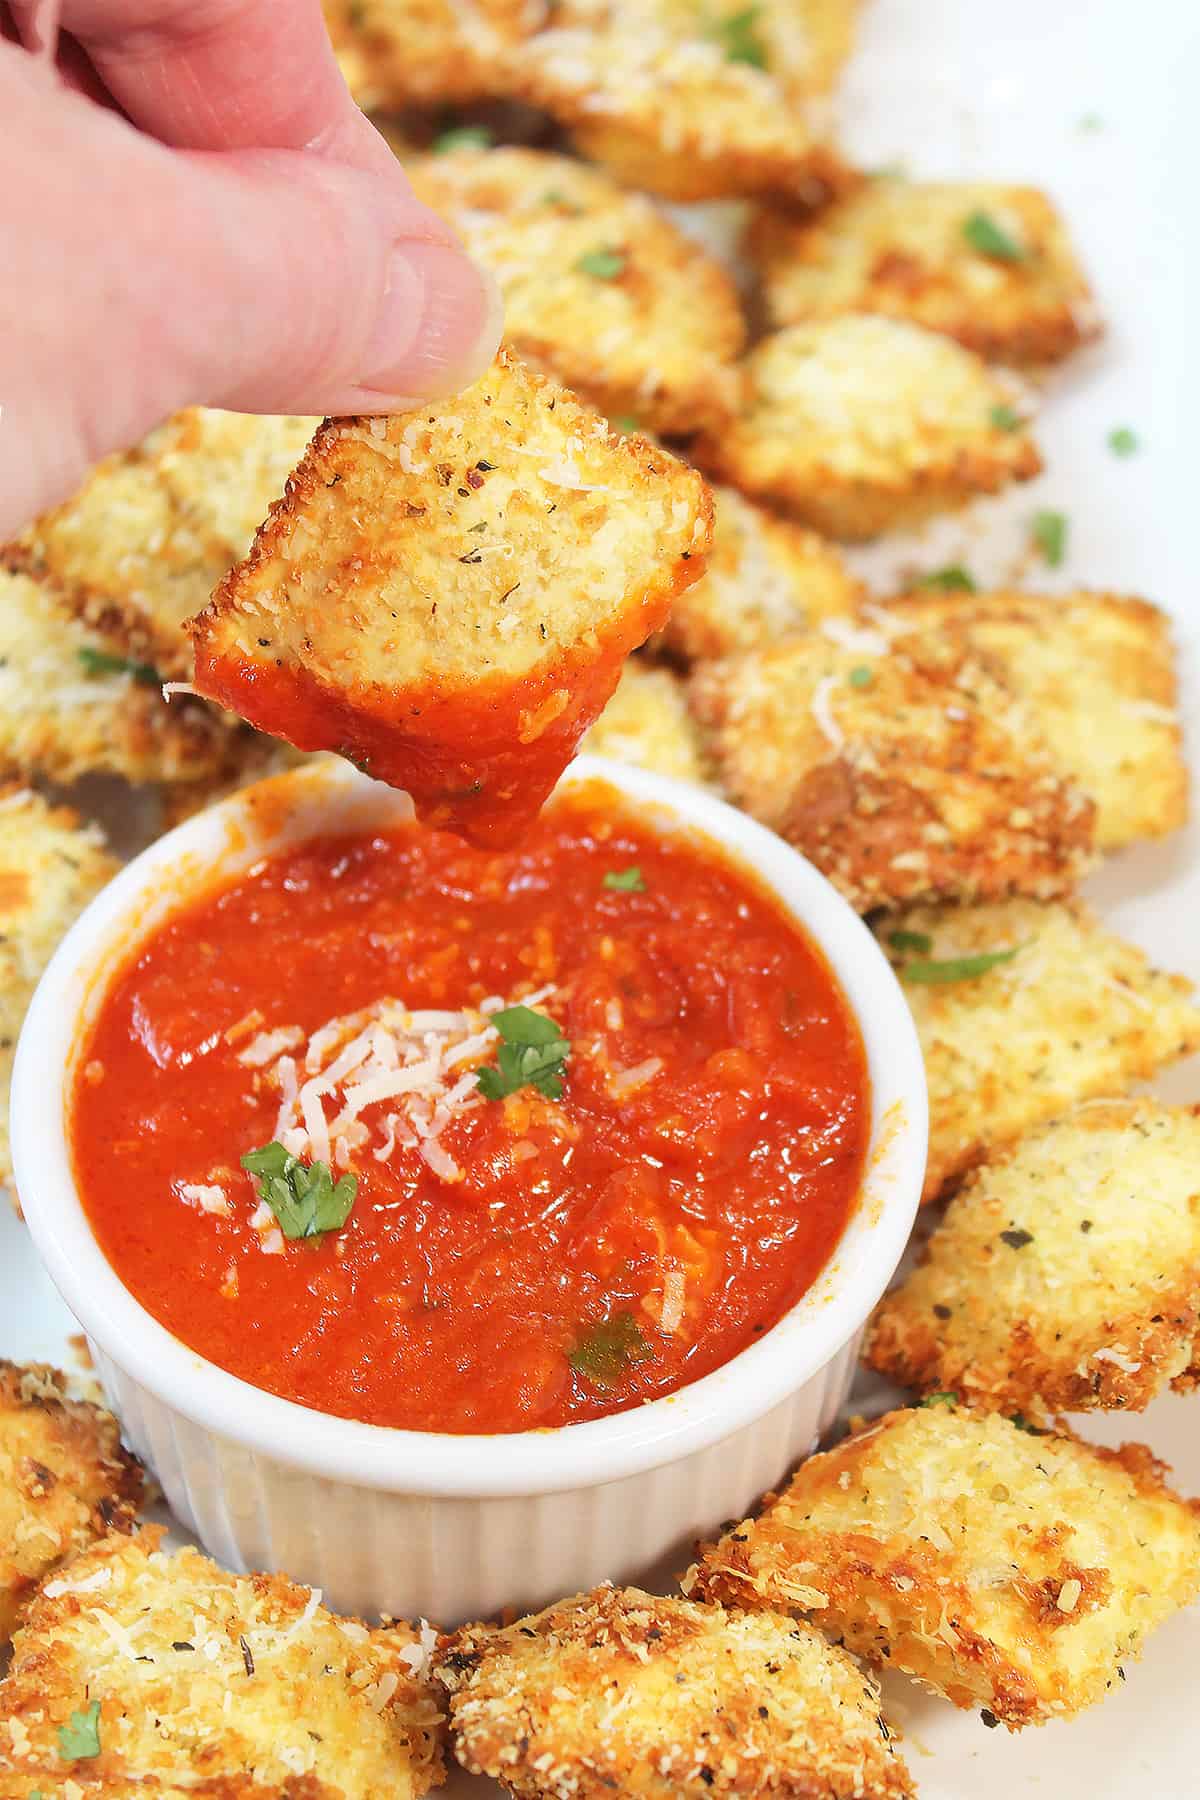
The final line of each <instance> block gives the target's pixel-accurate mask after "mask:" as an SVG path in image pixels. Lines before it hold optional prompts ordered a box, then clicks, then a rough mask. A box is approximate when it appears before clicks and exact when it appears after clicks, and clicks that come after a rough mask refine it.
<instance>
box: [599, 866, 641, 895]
mask: <svg viewBox="0 0 1200 1800" xmlns="http://www.w3.org/2000/svg"><path fill="white" fill-rule="evenodd" d="M604 886H605V887H606V888H611V889H612V890H613V892H614V893H616V894H644V893H645V891H646V883H645V881H644V880H643V879H642V871H641V870H640V869H639V868H638V866H637V864H636V863H634V865H633V867H632V868H631V869H609V871H608V872H607V874H606V875H605V877H604Z"/></svg>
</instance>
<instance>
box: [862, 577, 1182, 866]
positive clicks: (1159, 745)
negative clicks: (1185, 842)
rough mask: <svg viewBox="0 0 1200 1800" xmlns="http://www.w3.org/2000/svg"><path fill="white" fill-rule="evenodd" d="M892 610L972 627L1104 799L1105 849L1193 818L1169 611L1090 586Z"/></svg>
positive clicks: (918, 598) (1088, 788)
mask: <svg viewBox="0 0 1200 1800" xmlns="http://www.w3.org/2000/svg"><path fill="white" fill-rule="evenodd" d="M892 611H893V612H894V613H895V614H896V615H898V616H899V617H900V618H902V619H905V620H910V621H912V622H913V623H914V624H917V625H919V626H921V627H922V628H924V629H934V630H938V631H942V632H952V633H959V634H961V635H962V636H964V637H965V638H966V640H967V641H968V642H969V643H971V644H972V645H974V646H975V647H976V648H977V649H978V650H980V651H982V652H983V653H985V654H986V655H987V657H988V658H989V660H990V661H991V662H992V663H994V664H995V665H996V667H997V668H998V669H999V670H1000V672H1001V673H1002V675H1003V677H1004V680H1005V682H1006V683H1007V684H1008V686H1009V687H1011V688H1012V690H1013V692H1014V693H1016V694H1019V695H1021V696H1022V697H1023V698H1024V699H1025V700H1026V701H1027V703H1028V705H1029V708H1030V711H1031V712H1032V713H1033V715H1034V717H1035V718H1036V720H1037V723H1038V729H1039V731H1040V732H1041V734H1042V736H1043V737H1044V738H1045V740H1046V743H1047V744H1048V745H1049V747H1050V750H1051V753H1052V755H1053V756H1054V759H1055V761H1056V762H1057V763H1058V764H1059V766H1060V768H1062V769H1064V770H1065V771H1066V772H1067V773H1068V774H1069V775H1071V776H1073V777H1074V779H1075V780H1076V781H1077V782H1078V784H1079V786H1080V787H1081V788H1083V790H1084V792H1085V793H1088V794H1090V795H1091V796H1092V798H1093V799H1094V800H1095V802H1096V847H1097V849H1101V850H1116V849H1119V848H1120V847H1121V846H1122V845H1125V844H1129V843H1132V842H1134V841H1135V840H1136V839H1138V838H1145V837H1163V836H1165V835H1166V833H1168V832H1170V831H1175V830H1177V829H1178V828H1179V827H1180V826H1181V825H1183V824H1184V823H1185V822H1186V819H1187V812H1188V772H1187V764H1186V762H1185V760H1184V756H1183V734H1182V731H1181V729H1180V722H1179V713H1178V699H1179V696H1178V684H1177V681H1176V676H1175V659H1174V651H1173V647H1172V644H1171V627H1170V622H1169V620H1168V619H1167V617H1166V615H1165V614H1164V613H1161V612H1160V611H1159V610H1158V608H1157V607H1155V606H1151V605H1150V604H1149V603H1148V602H1147V601H1145V600H1135V599H1130V598H1127V597H1125V596H1122V595H1117V594H1099V593H1086V592H1073V593H1069V594H1062V595H1054V596H1048V595H1047V596H1043V595H1039V594H1024V593H1017V592H999V593H987V594H971V593H950V594H946V593H921V594H912V595H908V596H906V597H905V598H904V599H902V600H899V601H897V602H895V603H894V605H893V607H892ZM1100 721H1102V722H1103V724H1102V728H1100V729H1098V728H1097V727H1098V723H1099V722H1100Z"/></svg>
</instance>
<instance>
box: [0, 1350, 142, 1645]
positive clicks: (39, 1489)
mask: <svg viewBox="0 0 1200 1800" xmlns="http://www.w3.org/2000/svg"><path fill="white" fill-rule="evenodd" d="M141 1499H142V1471H141V1466H140V1464H139V1463H138V1462H137V1460H136V1458H134V1457H132V1456H131V1455H130V1454H129V1452H128V1451H127V1450H126V1449H124V1447H123V1446H122V1443H121V1434H120V1430H119V1428H118V1426H117V1421H116V1420H115V1419H114V1418H113V1416H112V1414H111V1413H107V1412H104V1411H103V1410H102V1409H101V1408H100V1407H98V1406H92V1405H90V1404H89V1403H88V1402H87V1401H85V1400H69V1399H68V1398H67V1382H66V1377H65V1376H64V1375H62V1374H60V1373H59V1371H58V1370H57V1369H51V1368H48V1367H46V1366H45V1365H44V1364H35V1365H31V1366H30V1367H28V1368H19V1367H18V1366H17V1364H15V1363H10V1362H0V1648H2V1647H3V1646H4V1645H5V1644H6V1643H7V1641H8V1639H9V1638H10V1637H11V1636H12V1634H13V1631H14V1629H15V1628H16V1625H17V1623H18V1621H19V1619H20V1617H21V1614H22V1612H23V1611H24V1608H25V1605H26V1603H27V1601H28V1600H29V1598H30V1596H31V1594H32V1592H33V1590H34V1589H35V1588H36V1587H37V1584H38V1582H39V1581H41V1580H42V1579H43V1577H44V1576H46V1575H49V1574H51V1573H52V1572H53V1571H54V1570H56V1569H57V1568H58V1567H59V1565H60V1564H61V1563H64V1562H66V1561H67V1560H68V1558H70V1557H71V1556H74V1555H75V1554H76V1553H77V1552H78V1551H80V1550H85V1549H86V1548H87V1547H88V1545H89V1544H92V1543H94V1542H95V1540H96V1539H97V1538H101V1537H104V1536H105V1534H106V1533H107V1532H109V1531H128V1530H130V1529H131V1528H132V1525H133V1521H134V1518H135V1516H136V1514H137V1509H138V1506H139V1504H140V1502H141Z"/></svg>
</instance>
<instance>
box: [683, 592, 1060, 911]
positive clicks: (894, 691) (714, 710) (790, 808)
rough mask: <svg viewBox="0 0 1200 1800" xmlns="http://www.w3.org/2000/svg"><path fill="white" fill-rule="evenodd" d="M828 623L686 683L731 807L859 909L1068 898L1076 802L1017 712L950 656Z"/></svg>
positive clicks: (986, 675) (957, 654)
mask: <svg viewBox="0 0 1200 1800" xmlns="http://www.w3.org/2000/svg"><path fill="white" fill-rule="evenodd" d="M843 623H844V622H843V621H840V620H836V619H830V620H827V621H826V622H825V625H824V627H823V628H822V630H820V631H815V632H811V633H808V634H805V635H803V636H800V637H793V638H789V639H787V640H786V641H784V642H782V643H779V644H777V645H775V646H773V647H772V648H771V649H768V650H762V651H751V652H748V653H746V654H745V655H743V656H737V657H729V658H727V659H726V660H725V661H724V662H716V663H707V664H702V665H701V666H700V667H698V668H697V669H696V670H695V671H694V672H693V674H692V678H691V682H690V690H689V691H690V697H691V702H692V707H693V710H694V711H695V712H696V715H697V717H698V719H699V720H700V724H701V727H702V729H703V730H704V731H705V732H706V734H707V737H708V741H709V745H710V749H711V752H712V755H713V758H714V761H715V763H716V767H717V774H718V777H719V779H720V781H721V783H722V785H723V787H724V788H725V790H726V791H727V793H728V794H729V796H730V798H731V799H732V800H733V801H734V803H735V804H736V805H738V806H741V807H743V808H744V809H745V810H746V811H747V812H748V813H750V814H752V815H753V817H754V818H756V819H758V820H760V821H761V823H762V824H764V825H769V826H770V827H771V829H772V830H773V831H777V832H778V833H779V834H780V836H781V837H785V838H786V839H787V840H788V842H789V843H791V844H794V845H795V846H796V848H797V849H798V850H801V851H803V853H804V854H805V855H806V856H807V857H809V858H810V860H811V861H813V862H814V863H816V865H817V867H818V868H819V869H820V870H821V871H822V872H823V873H824V874H825V875H827V876H828V877H829V879H830V880H831V881H832V882H833V883H834V885H835V886H836V887H837V888H839V889H840V891H841V892H842V893H843V894H845V896H846V897H847V899H849V900H850V901H851V902H852V903H853V904H854V905H855V906H857V907H858V909H859V910H860V911H861V912H867V911H870V910H871V909H872V908H873V907H877V906H883V905H888V904H898V903H900V902H902V901H904V900H906V899H916V898H917V897H918V896H933V895H940V896H942V897H944V898H956V899H968V898H976V899H980V898H994V897H996V896H999V895H1002V894H1006V893H1011V892H1018V893H1028V894H1037V895H1044V896H1047V897H1049V896H1051V895H1056V894H1060V893H1062V892H1063V891H1064V890H1065V889H1067V888H1069V887H1070V886H1071V885H1072V884H1073V882H1074V880H1075V879H1076V877H1077V876H1078V874H1079V873H1080V871H1081V870H1082V869H1083V868H1084V867H1085V866H1086V864H1087V861H1088V854H1089V850H1090V845H1091V832H1092V806H1091V802H1090V800H1088V799H1087V798H1086V797H1085V796H1084V795H1082V794H1081V793H1080V792H1079V791H1078V790H1077V789H1076V788H1075V787H1073V786H1072V784H1071V783H1070V782H1069V781H1067V780H1066V779H1065V778H1064V777H1062V776H1061V775H1060V774H1059V773H1058V771H1057V770H1056V769H1055V768H1054V767H1053V766H1052V764H1051V763H1050V761H1049V760H1048V758H1047V756H1046V755H1045V753H1044V750H1043V749H1042V748H1040V746H1039V743H1038V740H1037V737H1036V733H1035V732H1034V731H1033V729H1032V726H1031V724H1030V721H1029V719H1028V717H1027V715H1026V713H1025V711H1024V709H1023V707H1022V706H1021V705H1020V703H1019V702H1018V701H1016V700H1014V699H1013V697H1012V696H1011V694H1009V693H1008V691H1007V690H1006V689H1004V688H1002V687H1001V686H1000V684H999V683H998V682H997V681H996V680H995V678H994V677H993V676H992V674H991V672H990V671H989V670H988V669H987V667H986V666H985V665H984V664H982V663H981V662H980V661H979V660H978V659H977V658H975V657H972V656H971V655H968V654H965V653H963V652H962V651H961V649H960V648H959V647H956V646H955V645H953V644H942V643H941V642H940V641H937V642H935V641H934V640H932V639H930V638H927V637H919V636H918V635H917V634H911V635H909V636H907V637H904V638H902V639H899V640H897V641H895V642H891V641H889V640H888V639H887V638H886V637H884V636H883V635H882V634H881V633H879V632H877V631H874V630H855V629H853V628H850V629H848V630H847V629H840V628H841V627H843ZM834 634H836V636H835V635H834Z"/></svg>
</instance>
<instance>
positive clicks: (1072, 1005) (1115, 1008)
mask: <svg viewBox="0 0 1200 1800" xmlns="http://www.w3.org/2000/svg"><path fill="white" fill-rule="evenodd" d="M875 929H876V935H877V936H878V937H879V940H880V942H881V944H882V945H883V947H884V949H885V950H886V951H887V953H888V955H889V956H890V957H891V958H892V960H893V962H894V963H895V964H896V967H897V973H898V975H899V977H900V981H901V984H902V986H903V988H904V995H905V998H906V1000H907V1001H908V1004H909V1007H910V1009H911V1011H912V1015H913V1019H914V1021H915V1023H916V1027H917V1036H918V1037H919V1038H920V1041H921V1052H922V1055H923V1056H924V1059H925V1078H926V1081H927V1082H928V1084H929V1162H928V1165H927V1168H926V1173H925V1198H926V1199H927V1200H932V1199H934V1198H936V1196H937V1195H938V1194H939V1193H941V1192H942V1191H943V1190H944V1189H945V1188H946V1187H948V1186H949V1185H950V1184H952V1183H954V1182H955V1181H958V1180H960V1179H961V1177H962V1176H963V1175H964V1174H966V1172H967V1170H968V1169H971V1168H973V1167H974V1165H975V1164H976V1163H978V1162H981V1161H983V1159H984V1158H985V1157H986V1156H988V1155H989V1154H991V1153H993V1152H995V1151H996V1150H999V1149H1003V1148H1004V1147H1006V1146H1007V1145H1009V1144H1012V1143H1014V1142H1015V1141H1016V1139H1017V1138H1019V1137H1020V1136H1021V1135H1022V1134H1023V1133H1024V1132H1026V1131H1031V1130H1033V1128H1034V1127H1035V1126H1038V1125H1043V1124H1046V1123H1047V1122H1048V1121H1049V1120H1050V1119H1053V1118H1056V1117H1057V1116H1058V1115H1059V1114H1060V1113H1064V1112H1067V1111H1069V1110H1070V1109H1071V1108H1072V1107H1073V1106H1075V1105H1077V1104H1078V1102H1079V1101H1081V1100H1089V1099H1093V1098H1098V1097H1106V1096H1109V1095H1113V1094H1122V1093H1125V1092H1127V1091H1128V1090H1129V1089H1130V1088H1131V1087H1132V1086H1133V1084H1134V1083H1135V1082H1137V1081H1145V1080H1148V1079H1149V1078H1150V1076H1152V1075H1153V1074H1154V1073H1155V1071H1156V1070H1158V1069H1160V1068H1163V1067H1164V1066H1165V1065H1166V1064H1168V1063H1171V1062H1174V1061H1176V1060H1177V1059H1178V1058H1179V1057H1183V1056H1189V1055H1191V1053H1192V1052H1193V1051H1194V1050H1198V1049H1200V1010H1198V1009H1197V1007H1196V1004H1195V1000H1194V998H1193V993H1192V985H1191V983H1190V982H1189V981H1186V980H1185V979H1184V978H1183V977H1182V976H1181V975H1165V974H1162V973H1160V972H1159V970H1157V969H1153V968H1151V966H1150V963H1149V961H1148V959H1147V957H1146V956H1145V955H1144V954H1143V952H1142V951H1141V950H1139V949H1137V948H1135V946H1134V945H1133V944H1127V943H1125V942H1124V941H1123V940H1122V939H1121V938H1119V937H1116V936H1114V935H1113V933H1112V932H1110V931H1106V930H1105V928H1104V927H1103V926H1102V925H1101V924H1100V923H1099V922H1098V921H1097V920H1096V919H1095V918H1094V917H1093V915H1092V914H1091V913H1090V912H1089V911H1088V910H1087V909H1086V908H1085V907H1083V906H1080V905H1078V904H1077V903H1064V904H1058V905H1051V906H1039V905H1037V904H1036V903H1034V902H1032V901H1029V900H1008V901H1002V902H1000V903H999V904H996V905H989V906H961V907H952V906H948V907H928V906H921V907H913V908H910V909H908V910H907V911H904V912H900V913H895V914H892V915H890V916H888V917H885V918H883V919H881V920H879V921H878V922H877V924H876V928H875Z"/></svg>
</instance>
